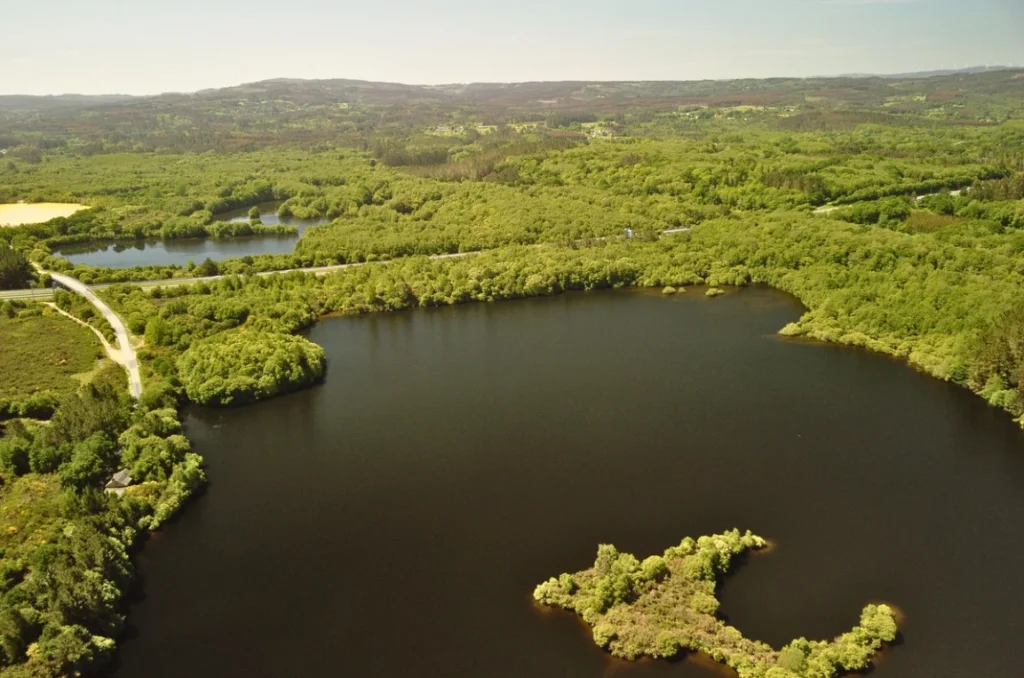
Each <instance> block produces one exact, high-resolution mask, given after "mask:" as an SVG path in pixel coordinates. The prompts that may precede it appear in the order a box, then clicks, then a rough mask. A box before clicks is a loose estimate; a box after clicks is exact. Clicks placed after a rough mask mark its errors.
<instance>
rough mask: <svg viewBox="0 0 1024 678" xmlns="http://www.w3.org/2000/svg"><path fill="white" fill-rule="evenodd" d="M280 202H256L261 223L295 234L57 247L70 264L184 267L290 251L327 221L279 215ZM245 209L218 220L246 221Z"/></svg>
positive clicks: (109, 266) (119, 266) (113, 266)
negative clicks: (309, 230)
mask: <svg viewBox="0 0 1024 678" xmlns="http://www.w3.org/2000/svg"><path fill="white" fill-rule="evenodd" d="M279 206H280V203H276V202H275V203H264V204H262V205H259V208H260V213H261V214H260V219H261V220H262V221H263V223H264V225H267V226H275V225H277V224H285V225H287V226H295V227H296V228H297V229H298V231H299V233H298V235H254V236H243V237H239V238H221V239H215V238H189V239H185V240H137V241H129V242H124V241H120V242H113V241H109V242H98V243H96V242H93V243H84V244H80V245H67V246H65V247H61V248H60V249H59V250H57V254H60V255H62V256H64V257H67V259H68V260H69V261H70V262H71V263H72V264H87V265H89V266H103V267H105V268H134V267H136V266H166V265H175V264H176V265H178V266H185V265H187V264H188V262H189V261H192V262H193V263H195V264H199V263H202V262H203V261H204V260H206V259H207V258H209V259H212V260H213V261H223V260H225V259H236V258H238V257H245V256H255V255H258V254H290V253H291V252H292V251H294V250H295V244H296V243H297V242H298V241H299V238H300V237H301V236H302V233H303V232H304V231H305V230H306V229H307V228H309V227H310V226H322V225H324V224H329V223H330V220H329V219H297V218H295V217H283V218H282V217H279V216H278V214H277V208H278V207H279ZM248 213H249V210H248V208H246V209H240V210H234V211H231V212H225V213H223V214H218V215H217V220H218V221H227V222H242V221H248V220H249V217H248V216H247V215H248Z"/></svg>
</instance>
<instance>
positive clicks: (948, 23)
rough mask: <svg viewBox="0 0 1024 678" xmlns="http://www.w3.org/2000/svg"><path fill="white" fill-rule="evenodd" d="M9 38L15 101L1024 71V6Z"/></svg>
mask: <svg viewBox="0 0 1024 678" xmlns="http://www.w3.org/2000/svg"><path fill="white" fill-rule="evenodd" d="M3 27H4V34H3V39H2V40H0V73H2V74H3V75H2V77H0V94H61V93H82V94H101V93H123V94H156V93H160V92H169V91H195V90H199V89H204V88H210V87H225V86H231V85H236V84H239V83H243V82H253V81H258V80H266V79H270V78H277V77H289V78H352V79H360V80H376V81H388V82H403V83H408V84H442V83H456V82H522V81H534V80H694V79H726V78H740V77H751V78H763V77H779V76H798V77H802V76H813V75H836V74H841V73H898V72H911V71H925V70H934V69H944V68H963V67H966V66H978V65H997V64H998V65H1024V37H1022V35H1024V34H1022V32H1021V27H1024V2H1022V1H1021V0H974V2H971V3H965V2H962V1H957V0H775V1H772V2H764V1H763V0H720V1H718V2H710V1H696V0H631V1H629V2H626V1H614V0H588V1H586V2H584V1H582V0H561V1H560V2H558V3H557V4H554V3H547V2H541V1H539V0H521V1H520V2H518V3H504V4H501V5H497V4H492V3H483V2H470V1H469V0H447V1H446V2H444V3H427V2H415V1H414V0H382V1H380V2H377V3H366V2H358V3H357V2H351V1H350V0H337V1H331V0H291V1H290V2H287V3H281V2H269V1H268V0H248V1H244V2H243V1H242V0H177V1H176V2H169V1H168V0H154V1H152V2H145V3H142V2H130V1H129V0H92V1H91V2H89V3H77V2H75V3H72V2H68V0H36V1H35V2H32V3H10V6H8V7H6V8H5V10H4V24H3Z"/></svg>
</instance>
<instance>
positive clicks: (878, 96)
mask: <svg viewBox="0 0 1024 678" xmlns="http://www.w3.org/2000/svg"><path fill="white" fill-rule="evenodd" d="M1018 73H1024V70H1022V69H1016V70H1013V69H1010V68H1009V67H1005V66H977V67H973V68H966V69H958V70H941V71H922V72H918V73H899V74H887V75H865V74H845V75H840V76H829V77H813V78H764V79H754V78H746V79H737V80H689V81H672V80H664V81H550V82H517V83H487V82H478V83H468V84H459V83H453V84H446V85H405V84H401V83H392V82H371V81H365V80H349V79H343V78H337V79H328V80H303V79H298V78H275V79H271V80H262V81H259V82H251V83H244V84H241V85H235V86H231V87H221V88H215V89H204V90H200V91H198V92H191V93H181V92H168V93H164V94H159V95H155V96H130V95H122V94H112V95H99V96H91V95H80V94H62V95H57V96H27V95H11V96H3V95H0V115H3V114H7V115H12V114H13V115H21V114H26V113H29V114H36V113H44V114H45V113H52V114H58V115H59V114H61V113H66V112H73V111H76V110H82V109H86V108H105V109H108V110H109V109H110V108H111V107H115V108H116V107H120V106H131V107H136V106H140V105H141V106H172V107H177V106H183V105H185V106H194V105H196V104H199V105H211V104H215V103H216V102H224V103H226V104H231V103H232V102H233V103H235V104H237V103H238V102H241V101H246V102H250V103H260V102H263V103H265V102H270V101H279V102H287V103H288V104H292V105H297V106H317V105H320V106H322V105H328V106H330V105H337V104H346V103H347V104H353V105H365V106H396V105H397V106H417V105H427V106H432V105H434V106H436V105H440V106H446V105H455V106H459V105H471V106H481V107H484V108H485V109H488V110H495V109H499V110H508V109H510V108H513V109H515V108H524V107H525V108H529V109H536V108H538V107H539V108H542V109H543V108H565V107H571V108H576V107H579V106H580V105H585V106H586V108H587V109H588V110H593V111H595V112H602V111H613V110H619V109H621V108H622V107H623V106H635V105H642V106H645V107H650V106H653V107H658V106H673V105H705V106H737V105H752V106H778V105H792V104H798V103H802V102H803V101H805V98H806V97H807V96H812V97H815V98H818V99H820V98H822V97H825V98H829V99H833V98H835V99H837V100H843V101H845V102H846V103H848V104H853V105H878V104H879V103H880V102H881V100H883V99H884V97H887V96H889V95H890V94H892V92H891V91H890V87H889V85H887V84H883V83H891V81H894V80H905V81H908V86H909V87H911V88H912V89H914V90H915V91H917V90H919V89H920V90H921V91H922V93H927V91H928V90H942V89H949V88H951V87H952V88H955V89H958V90H959V89H961V87H962V85H961V84H957V82H956V81H955V80H951V78H957V79H958V78H962V77H963V76H968V75H969V76H972V84H971V85H970V87H972V88H975V87H981V88H983V89H991V88H995V89H1002V88H1006V87H1007V86H1009V87H1010V88H1011V89H1014V90H1016V89H1018V88H1019V86H1020V85H1018V84H1016V83H1013V84H1009V85H1008V83H1009V82H1010V81H1011V80H1013V79H1014V77H1013V76H1014V74H1018ZM993 78H994V79H995V80H991V81H989V82H985V79H993ZM922 80H927V81H928V82H927V83H921V81H922ZM915 81H916V82H915Z"/></svg>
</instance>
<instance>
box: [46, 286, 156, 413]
mask: <svg viewBox="0 0 1024 678" xmlns="http://www.w3.org/2000/svg"><path fill="white" fill-rule="evenodd" d="M43 272H44V273H46V274H47V275H49V276H50V277H51V278H53V280H54V281H56V282H57V283H59V284H60V285H61V286H63V287H66V288H67V289H69V290H71V291H72V292H77V293H78V294H81V295H82V296H83V297H85V298H86V299H88V300H89V303H90V304H92V305H93V306H95V307H96V310H98V311H99V312H100V313H102V314H103V317H104V318H106V319H107V322H108V323H110V326H111V327H113V328H114V333H115V334H116V335H117V348H118V353H120V360H118V359H117V357H115V356H111V358H113V359H114V360H115V361H116V362H118V363H120V364H121V366H122V367H124V368H125V369H126V370H128V390H129V392H130V393H131V394H132V398H135V399H136V400H138V399H139V396H141V395H142V375H141V374H139V357H138V355H136V353H135V348H134V347H133V346H132V345H131V342H130V341H128V328H126V327H125V325H124V322H123V321H122V320H121V317H120V316H119V315H117V314H116V313H114V311H113V309H111V308H110V307H109V306H107V305H106V304H105V303H103V300H102V299H100V298H99V297H97V296H96V295H95V294H94V293H93V291H92V290H91V289H89V286H88V285H86V284H85V283H82V282H79V281H78V280H75V279H74V278H72V277H71V276H67V275H62V274H60V273H52V272H50V271H43Z"/></svg>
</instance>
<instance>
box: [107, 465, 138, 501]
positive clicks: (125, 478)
mask: <svg viewBox="0 0 1024 678" xmlns="http://www.w3.org/2000/svg"><path fill="white" fill-rule="evenodd" d="M131 484H132V477H131V475H130V474H129V473H128V469H121V470H120V471H118V472H117V473H115V474H114V477H113V478H111V479H110V482H108V483H107V485H106V487H105V488H104V490H105V491H107V492H113V493H114V494H116V495H118V496H121V495H122V494H124V490H125V488H126V487H128V486H129V485H131Z"/></svg>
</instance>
